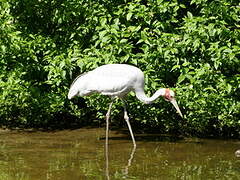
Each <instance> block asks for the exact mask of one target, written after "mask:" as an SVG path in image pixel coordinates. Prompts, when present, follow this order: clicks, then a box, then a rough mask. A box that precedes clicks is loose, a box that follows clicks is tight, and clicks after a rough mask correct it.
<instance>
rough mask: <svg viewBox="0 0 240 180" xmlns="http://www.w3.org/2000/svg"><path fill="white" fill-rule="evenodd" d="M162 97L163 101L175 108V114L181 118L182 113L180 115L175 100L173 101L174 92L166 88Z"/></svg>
mask: <svg viewBox="0 0 240 180" xmlns="http://www.w3.org/2000/svg"><path fill="white" fill-rule="evenodd" d="M163 97H164V99H165V100H166V101H170V102H171V103H172V104H173V106H174V107H175V108H176V110H177V112H178V113H179V115H180V116H181V117H183V115H182V113H181V110H180V108H179V107H178V104H177V101H176V99H175V93H174V91H173V90H170V89H168V88H165V92H164V95H163Z"/></svg>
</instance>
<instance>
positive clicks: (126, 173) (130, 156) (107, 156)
mask: <svg viewBox="0 0 240 180" xmlns="http://www.w3.org/2000/svg"><path fill="white" fill-rule="evenodd" d="M135 151H136V146H133V147H132V150H131V152H130V155H129V158H128V162H127V165H126V166H125V167H124V169H123V178H127V176H128V169H129V167H130V166H131V164H132V160H133V157H134V154H135ZM108 152H109V151H108V138H106V143H105V161H106V170H105V173H106V179H107V180H110V175H109V153H108Z"/></svg>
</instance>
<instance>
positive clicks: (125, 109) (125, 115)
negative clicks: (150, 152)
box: [121, 99, 136, 147]
mask: <svg viewBox="0 0 240 180" xmlns="http://www.w3.org/2000/svg"><path fill="white" fill-rule="evenodd" d="M121 100H122V102H123V107H124V119H125V121H126V122H127V125H128V129H129V131H130V134H131V137H132V141H133V146H135V147H136V141H135V138H134V135H133V132H132V128H131V124H130V122H129V117H128V114H127V105H126V102H125V101H124V100H123V99H121Z"/></svg>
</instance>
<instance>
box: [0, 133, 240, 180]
mask: <svg viewBox="0 0 240 180" xmlns="http://www.w3.org/2000/svg"><path fill="white" fill-rule="evenodd" d="M126 132H127V131H126ZM136 142H137V147H136V149H135V148H133V145H132V142H131V137H130V136H129V134H128V133H125V131H124V132H120V131H110V139H109V145H108V147H107V150H108V154H105V130H104V129H103V128H89V129H87V128H84V129H78V130H64V131H56V132H22V131H0V179H4V180H48V179H49V180H58V179H59V180H75V179H76V180H81V179H87V180H91V179H93V180H96V179H97V180H101V179H139V180H140V179H141V180H142V179H143V180H145V179H147V180H156V179H184V180H185V179H190V180H192V179H227V180H229V179H240V158H237V157H235V155H234V152H235V151H236V150H237V149H240V141H237V140H212V139H191V138H176V137H171V136H166V135H156V134H155V135H151V134H144V135H142V134H141V135H136Z"/></svg>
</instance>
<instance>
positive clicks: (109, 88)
mask: <svg viewBox="0 0 240 180" xmlns="http://www.w3.org/2000/svg"><path fill="white" fill-rule="evenodd" d="M130 91H134V92H135V94H136V96H137V98H138V99H139V100H140V101H142V102H143V103H145V104H149V103H152V102H154V101H155V100H156V99H157V98H158V97H159V96H163V97H164V98H165V99H166V100H168V101H170V102H172V103H173V105H174V107H175V108H176V109H177V111H178V112H179V114H180V115H181V116H182V114H181V112H180V109H179V108H178V106H177V104H176V101H175V99H174V96H175V94H174V92H173V91H171V90H169V89H167V88H160V89H159V90H157V91H156V92H155V93H154V94H153V96H152V97H147V96H146V94H145V93H144V74H143V72H142V71H141V70H140V69H139V68H137V67H135V66H132V65H127V64H107V65H103V66H100V67H98V68H96V69H94V70H92V71H89V72H87V73H84V74H82V75H80V76H78V77H77V78H76V79H75V80H74V81H73V83H72V85H71V87H70V90H69V93H68V98H69V99H71V98H73V97H74V96H88V95H91V94H93V93H100V94H102V95H108V96H111V97H118V98H120V99H122V98H123V97H124V96H125V95H127V94H128V93H129V92H130ZM122 100H123V99H122ZM123 102H124V100H123ZM112 103H113V102H112ZM112 103H111V104H110V106H109V110H108V113H107V129H108V119H109V116H110V110H111V106H112ZM124 119H125V120H126V122H127V124H128V127H129V130H130V133H131V136H132V139H133V142H134V145H136V144H135V140H134V136H133V133H132V130H131V126H130V123H129V121H128V119H129V118H128V115H127V110H126V105H125V102H124Z"/></svg>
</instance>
